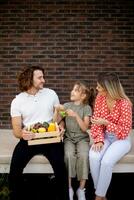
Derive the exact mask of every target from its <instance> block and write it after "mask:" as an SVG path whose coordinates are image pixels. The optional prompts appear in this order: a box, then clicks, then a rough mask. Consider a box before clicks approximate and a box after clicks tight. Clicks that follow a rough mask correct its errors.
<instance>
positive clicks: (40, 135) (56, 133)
mask: <svg viewBox="0 0 134 200" xmlns="http://www.w3.org/2000/svg"><path fill="white" fill-rule="evenodd" d="M33 134H35V137H34V138H35V139H36V138H47V137H58V136H60V133H59V131H53V132H45V133H33Z"/></svg>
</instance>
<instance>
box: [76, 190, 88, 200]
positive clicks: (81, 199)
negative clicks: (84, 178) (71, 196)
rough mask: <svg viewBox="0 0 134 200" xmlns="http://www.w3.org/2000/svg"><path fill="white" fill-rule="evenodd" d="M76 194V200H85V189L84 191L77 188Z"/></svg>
mask: <svg viewBox="0 0 134 200" xmlns="http://www.w3.org/2000/svg"><path fill="white" fill-rule="evenodd" d="M76 194H77V197H78V200H86V197H85V188H84V189H80V188H78V190H77V192H76Z"/></svg>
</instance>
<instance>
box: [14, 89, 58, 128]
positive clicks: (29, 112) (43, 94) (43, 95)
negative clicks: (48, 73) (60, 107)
mask: <svg viewBox="0 0 134 200" xmlns="http://www.w3.org/2000/svg"><path fill="white" fill-rule="evenodd" d="M57 104H59V98H58V96H57V94H56V93H55V91H54V90H51V89H49V88H43V89H41V90H39V91H38V93H36V95H30V94H28V93H27V92H21V93H20V94H18V95H17V96H16V97H15V98H14V99H13V101H12V103H11V117H17V116H21V117H22V122H23V126H24V127H27V126H29V125H32V124H35V123H37V122H41V123H42V122H44V121H45V122H50V121H52V118H53V111H54V106H55V105H57Z"/></svg>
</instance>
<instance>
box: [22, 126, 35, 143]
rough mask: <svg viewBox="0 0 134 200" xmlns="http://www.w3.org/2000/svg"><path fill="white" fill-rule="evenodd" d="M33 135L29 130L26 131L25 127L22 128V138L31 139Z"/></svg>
mask: <svg viewBox="0 0 134 200" xmlns="http://www.w3.org/2000/svg"><path fill="white" fill-rule="evenodd" d="M34 137H35V134H33V133H31V131H27V130H26V129H25V128H24V129H22V138H23V139H24V140H31V139H33V138H34Z"/></svg>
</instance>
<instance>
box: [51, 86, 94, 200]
mask: <svg viewBox="0 0 134 200" xmlns="http://www.w3.org/2000/svg"><path fill="white" fill-rule="evenodd" d="M70 99H71V102H69V103H65V104H64V105H58V106H56V111H55V115H54V116H55V117H54V118H55V120H57V116H58V113H59V111H61V110H62V111H63V110H64V111H65V112H66V117H65V128H66V129H65V135H64V136H65V137H64V150H65V163H66V167H67V169H68V175H69V197H70V200H73V195H74V191H73V188H72V178H74V177H76V176H77V179H78V181H79V182H80V184H79V188H78V190H77V192H76V194H77V197H78V200H85V199H86V198H85V184H86V180H87V179H88V173H89V158H88V152H89V135H88V133H87V129H88V128H89V123H90V116H91V114H92V111H91V107H92V106H93V99H94V90H93V89H89V88H88V87H87V86H86V85H85V83H83V82H76V83H75V84H74V87H73V89H72V91H71V96H70ZM89 102H90V106H89V105H88V104H89Z"/></svg>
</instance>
